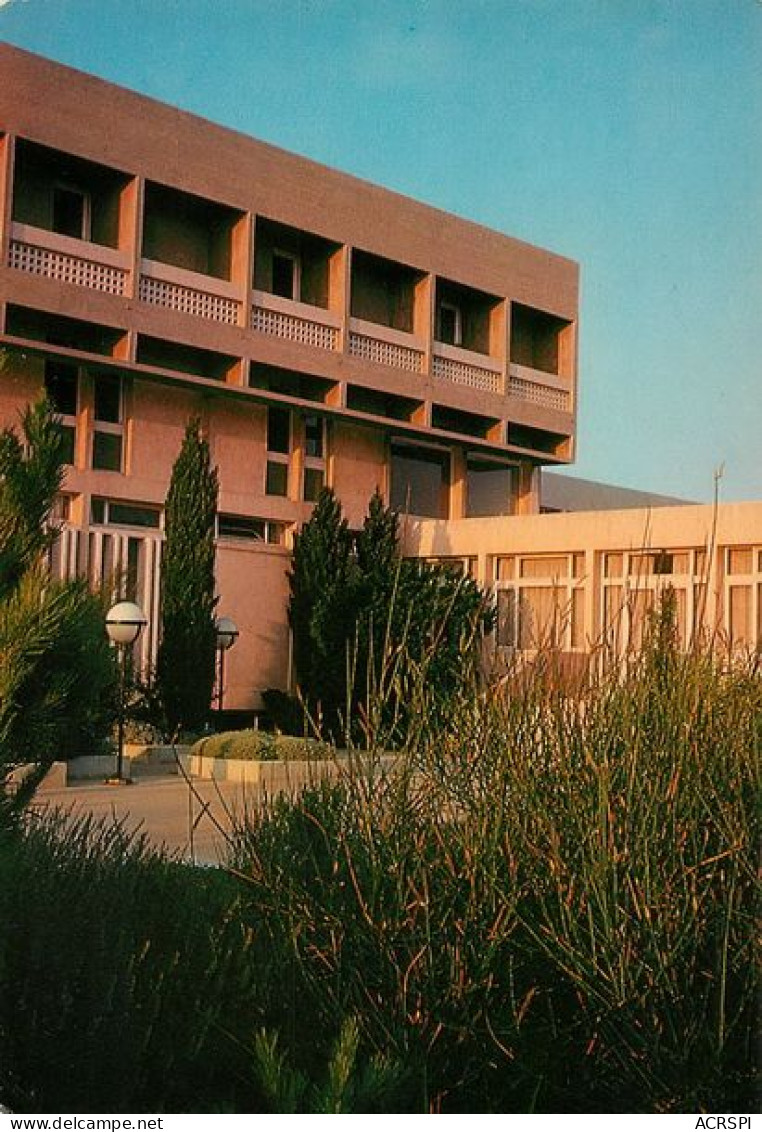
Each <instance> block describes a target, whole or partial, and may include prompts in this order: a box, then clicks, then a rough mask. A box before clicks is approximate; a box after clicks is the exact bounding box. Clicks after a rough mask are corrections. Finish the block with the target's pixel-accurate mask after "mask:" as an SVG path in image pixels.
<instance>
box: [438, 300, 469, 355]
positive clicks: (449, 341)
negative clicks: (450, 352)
mask: <svg viewBox="0 0 762 1132" xmlns="http://www.w3.org/2000/svg"><path fill="white" fill-rule="evenodd" d="M437 323H438V325H437V340H438V341H439V342H444V343H445V344H446V345H448V346H460V344H461V342H462V340H463V334H462V330H461V325H462V324H461V314H460V310H459V309H458V307H454V306H452V304H451V303H441V304H440V307H439V317H438V319H437Z"/></svg>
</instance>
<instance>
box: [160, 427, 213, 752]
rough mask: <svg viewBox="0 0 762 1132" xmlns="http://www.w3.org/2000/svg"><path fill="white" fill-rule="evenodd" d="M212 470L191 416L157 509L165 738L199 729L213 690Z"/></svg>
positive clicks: (204, 720)
mask: <svg viewBox="0 0 762 1132" xmlns="http://www.w3.org/2000/svg"><path fill="white" fill-rule="evenodd" d="M217 495H218V480H217V470H216V468H212V466H211V457H210V453H209V445H208V443H207V441H206V440H205V439H204V438H203V437H202V436H201V425H200V421H199V420H198V419H194V420H191V421H189V423H188V426H187V428H186V430H185V438H184V440H183V444H182V447H181V449H180V454H179V455H178V457H177V460H176V461H175V465H174V467H173V469H172V478H171V480H170V485H169V491H168V493H167V499H166V506H165V512H164V533H165V542H164V556H163V559H162V595H161V640H160V644H159V652H158V658H157V663H156V690H157V693H158V699H159V702H160V704H161V707H162V712H163V717H164V719H163V722H164V727H165V730H166V733H167V735H169V736H173V735H175V734H176V733H177V732H178V731H194V730H195V731H199V730H201V728H202V727H203V725H204V724H205V723H206V722H207V720H208V718H209V712H210V705H211V699H212V689H213V687H214V669H215V647H216V645H215V642H216V636H215V623H214V609H215V605H216V598H215V596H214V589H215V581H214V556H215V545H214V523H215V515H216V511H217Z"/></svg>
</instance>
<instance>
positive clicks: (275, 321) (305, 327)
mask: <svg viewBox="0 0 762 1132" xmlns="http://www.w3.org/2000/svg"><path fill="white" fill-rule="evenodd" d="M251 328H252V330H258V331H259V332H260V334H272V335H274V336H275V337H276V338H285V339H287V340H288V341H289V342H301V343H302V344H303V345H305V346H317V347H319V348H320V349H321V350H338V348H339V331H338V329H337V328H336V327H335V326H327V325H326V324H325V323H323V322H318V321H316V320H315V319H311V318H302V317H301V316H300V315H294V314H285V313H284V312H282V311H275V310H268V309H267V308H266V307H260V306H257V305H255V306H253V307H252V309H251Z"/></svg>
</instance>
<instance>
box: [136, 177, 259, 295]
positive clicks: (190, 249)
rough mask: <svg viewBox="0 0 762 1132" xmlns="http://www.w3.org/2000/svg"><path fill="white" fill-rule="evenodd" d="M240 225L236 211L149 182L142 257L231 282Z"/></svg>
mask: <svg viewBox="0 0 762 1132" xmlns="http://www.w3.org/2000/svg"><path fill="white" fill-rule="evenodd" d="M242 220H243V217H242V214H241V213H240V212H238V211H236V210H235V209H233V208H226V207H225V206H224V205H221V204H217V203H216V202H214V201H210V200H203V199H202V198H201V197H197V196H192V195H191V194H190V193H183V192H180V191H179V190H178V189H170V188H167V187H166V186H165V185H157V184H155V183H153V182H149V183H148V184H147V185H146V191H145V219H144V221H143V256H144V257H145V258H146V259H152V260H156V261H158V262H159V263H166V264H169V265H170V266H171V267H179V268H181V269H183V270H184V271H193V272H196V273H197V274H199V275H211V276H213V277H214V278H216V279H225V280H228V281H229V280H230V279H231V271H232V263H233V252H234V243H235V241H236V239H237V238H238V237H239V233H240V229H241V225H242Z"/></svg>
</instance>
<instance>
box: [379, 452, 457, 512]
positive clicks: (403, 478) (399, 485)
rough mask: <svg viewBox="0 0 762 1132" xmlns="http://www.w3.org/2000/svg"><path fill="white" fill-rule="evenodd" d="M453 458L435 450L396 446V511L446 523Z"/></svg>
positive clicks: (393, 496) (393, 502) (393, 485)
mask: <svg viewBox="0 0 762 1132" xmlns="http://www.w3.org/2000/svg"><path fill="white" fill-rule="evenodd" d="M449 473H450V456H449V453H448V452H443V451H440V450H439V449H436V448H415V447H413V446H412V445H403V444H393V445H392V452H391V481H392V482H391V505H392V507H393V508H394V510H395V511H401V512H403V513H404V514H409V515H420V516H422V517H424V518H431V519H446V518H447V515H448V510H449V507H448V496H449V485H450V474H449Z"/></svg>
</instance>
